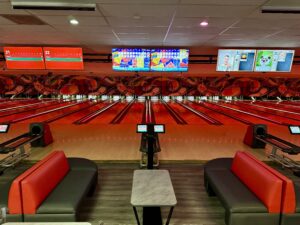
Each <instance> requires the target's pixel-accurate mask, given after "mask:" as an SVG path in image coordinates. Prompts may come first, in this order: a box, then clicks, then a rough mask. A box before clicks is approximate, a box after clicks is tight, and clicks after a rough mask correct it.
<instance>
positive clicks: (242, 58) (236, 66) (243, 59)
mask: <svg viewBox="0 0 300 225" xmlns="http://www.w3.org/2000/svg"><path fill="white" fill-rule="evenodd" d="M255 53H256V50H247V49H220V50H219V52H218V63H217V71H226V72H231V71H233V72H238V71H253V67H254V61H255Z"/></svg>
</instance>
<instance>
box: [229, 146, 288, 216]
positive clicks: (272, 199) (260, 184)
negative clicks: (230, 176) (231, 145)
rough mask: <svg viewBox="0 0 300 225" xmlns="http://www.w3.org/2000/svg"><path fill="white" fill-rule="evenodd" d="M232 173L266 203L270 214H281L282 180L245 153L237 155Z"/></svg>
mask: <svg viewBox="0 0 300 225" xmlns="http://www.w3.org/2000/svg"><path fill="white" fill-rule="evenodd" d="M231 171H232V172H233V173H234V174H235V175H236V176H237V177H238V178H239V179H240V180H241V181H242V182H243V183H244V184H245V185H246V186H247V187H248V188H249V189H250V190H251V191H252V193H254V194H255V195H256V197H258V198H259V199H260V200H261V201H262V202H263V203H264V205H265V206H266V207H267V209H268V211H269V213H280V211H281V194H282V186H283V182H282V180H281V179H279V178H278V177H277V176H276V175H274V174H273V173H271V172H270V170H269V169H266V167H265V166H262V165H261V164H260V163H258V162H257V161H256V160H253V158H252V157H249V156H248V155H247V154H245V153H243V152H237V153H236V155H235V157H234V159H233V162H232V166H231Z"/></svg>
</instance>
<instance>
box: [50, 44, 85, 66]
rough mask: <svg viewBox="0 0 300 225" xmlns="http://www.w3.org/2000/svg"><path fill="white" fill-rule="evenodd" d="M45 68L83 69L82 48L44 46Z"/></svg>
mask: <svg viewBox="0 0 300 225" xmlns="http://www.w3.org/2000/svg"><path fill="white" fill-rule="evenodd" d="M44 55H45V64H46V69H51V70H83V69H84V65H83V55H82V48H68V47H63V48H62V47H44Z"/></svg>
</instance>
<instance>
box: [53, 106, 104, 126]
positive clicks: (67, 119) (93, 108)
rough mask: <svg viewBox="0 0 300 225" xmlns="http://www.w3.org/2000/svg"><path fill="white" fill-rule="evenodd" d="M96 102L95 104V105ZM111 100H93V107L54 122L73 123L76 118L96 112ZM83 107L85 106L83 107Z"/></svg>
mask: <svg viewBox="0 0 300 225" xmlns="http://www.w3.org/2000/svg"><path fill="white" fill-rule="evenodd" d="M93 104H94V105H93ZM108 104H109V102H108V101H106V102H105V101H99V102H92V103H91V107H89V108H87V109H83V110H81V111H79V112H75V113H72V114H70V115H67V116H65V117H63V118H60V119H58V120H55V121H53V122H52V123H54V124H55V123H57V124H72V123H73V122H75V121H76V120H78V119H80V118H82V117H84V116H86V115H88V114H90V113H92V112H95V111H97V110H99V109H100V108H102V107H104V106H106V105H108ZM82 108H83V107H82Z"/></svg>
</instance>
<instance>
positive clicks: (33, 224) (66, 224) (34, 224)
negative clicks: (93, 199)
mask: <svg viewBox="0 0 300 225" xmlns="http://www.w3.org/2000/svg"><path fill="white" fill-rule="evenodd" d="M60 224H62V225H91V224H90V223H86V222H26V223H23V222H22V223H15V222H11V223H4V224H2V225H60Z"/></svg>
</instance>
